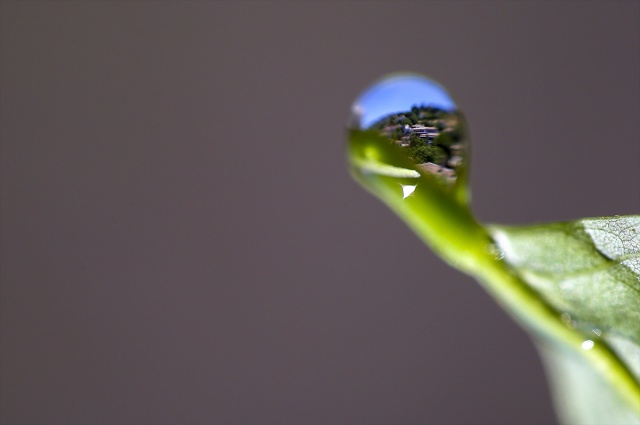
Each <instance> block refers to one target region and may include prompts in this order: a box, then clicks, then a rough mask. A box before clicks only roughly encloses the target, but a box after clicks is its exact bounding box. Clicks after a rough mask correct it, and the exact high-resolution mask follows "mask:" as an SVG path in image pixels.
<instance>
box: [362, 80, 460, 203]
mask: <svg viewBox="0 0 640 425" xmlns="http://www.w3.org/2000/svg"><path fill="white" fill-rule="evenodd" d="M349 122H350V124H349V125H350V127H351V129H352V130H360V131H374V132H375V133H377V135H379V136H382V137H381V138H380V139H381V140H384V141H385V142H387V143H388V145H389V146H393V147H394V149H396V150H397V152H399V153H400V154H401V155H400V156H402V157H404V158H405V162H404V164H403V166H398V164H397V163H394V161H393V160H391V159H389V158H386V159H385V158H384V155H371V156H369V157H367V158H366V160H363V161H360V163H358V164H357V166H358V167H359V169H360V171H362V172H367V173H377V174H379V175H385V176H391V177H398V178H412V177H414V178H415V177H419V176H420V175H423V176H433V177H435V180H436V181H438V182H440V183H441V185H442V187H444V188H447V189H450V188H452V187H455V186H460V182H461V181H462V180H465V179H466V174H467V168H468V161H469V154H468V151H469V149H468V139H467V130H466V125H465V122H464V118H463V116H462V114H461V113H460V111H459V109H458V107H457V106H456V104H455V103H454V101H453V99H452V98H451V96H450V95H449V94H448V93H447V91H446V90H445V89H444V88H443V87H442V86H440V85H439V84H437V83H436V82H434V81H432V80H430V79H428V78H426V77H424V76H421V75H417V74H394V75H391V76H389V77H387V78H384V79H382V80H380V81H379V82H378V83H376V84H374V85H373V86H371V87H370V88H369V89H367V90H366V91H365V92H364V93H363V94H362V95H361V96H360V97H359V98H358V99H357V100H356V102H355V103H354V105H353V107H352V116H351V119H350V121H349ZM380 143H383V142H382V141H381V142H380ZM406 159H408V161H406ZM408 167H412V169H410V168H408ZM403 188H404V186H403ZM403 195H404V192H403ZM405 198H406V196H405ZM463 198H464V197H463Z"/></svg>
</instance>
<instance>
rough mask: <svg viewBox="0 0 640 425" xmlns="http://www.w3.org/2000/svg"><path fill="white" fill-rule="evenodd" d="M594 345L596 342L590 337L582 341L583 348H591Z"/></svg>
mask: <svg viewBox="0 0 640 425" xmlns="http://www.w3.org/2000/svg"><path fill="white" fill-rule="evenodd" d="M594 345H595V343H594V342H593V341H591V340H590V339H588V340H586V341H583V342H582V345H581V347H582V349H583V350H591V349H592V348H593V346H594Z"/></svg>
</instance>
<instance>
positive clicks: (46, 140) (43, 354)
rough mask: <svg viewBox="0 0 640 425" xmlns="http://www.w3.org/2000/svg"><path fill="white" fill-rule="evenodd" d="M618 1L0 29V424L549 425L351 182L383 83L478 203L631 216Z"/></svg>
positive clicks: (497, 215) (510, 359) (493, 345)
mask: <svg viewBox="0 0 640 425" xmlns="http://www.w3.org/2000/svg"><path fill="white" fill-rule="evenodd" d="M639 25H640V3H637V2H622V1H621V2H615V1H612V2H579V3H575V2H560V3H554V2H487V3H485V2H391V1H389V2H360V1H353V2H291V1H282V2H278V1H274V2H259V1H243V2H196V1H194V2H170V1H166V2H156V1H148V2H144V1H137V2H120V1H111V2H77V1H73V2H63V1H57V2H48V1H45V2H39V1H28V2H23V1H3V2H2V3H1V14H0V36H1V38H0V60H1V62H0V65H1V66H0V83H1V85H0V88H1V92H0V137H1V139H0V141H1V158H0V159H1V170H0V171H1V199H0V201H1V202H0V207H1V216H0V218H1V229H0V230H1V233H0V237H1V239H0V240H1V293H0V302H1V305H0V307H1V309H0V318H1V322H0V325H1V334H0V336H1V340H0V354H1V357H0V360H1V363H0V365H1V375H0V377H1V379H0V385H1V392H0V403H1V404H0V420H1V422H2V423H3V424H12V425H13V424H134V423H135V424H178V423H180V424H320V423H322V424H325V423H326V424H365V423H366V424H409V423H425V424H493V425H495V424H511V425H513V424H553V423H555V419H554V415H553V411H552V407H551V402H550V398H549V395H548V392H547V386H546V381H545V378H544V376H543V371H542V369H541V365H540V362H539V360H538V358H537V356H536V353H535V351H534V348H533V346H532V344H531V342H530V341H529V340H528V338H527V336H526V335H525V334H524V332H523V331H521V330H520V329H519V328H518V327H517V326H516V325H515V324H514V323H512V321H511V320H510V319H509V318H508V317H507V316H506V315H505V314H504V313H503V312H502V311H501V310H500V309H499V308H498V307H497V305H496V304H495V303H494V302H493V300H492V299H490V298H489V297H488V296H487V295H486V294H485V293H484V292H483V290H482V289H481V288H480V287H479V286H478V285H477V284H476V282H475V281H474V280H473V279H471V278H469V277H467V276H464V275H462V274H460V273H458V272H457V271H455V270H453V269H451V268H449V267H448V266H446V265H445V264H443V263H442V262H441V261H440V260H439V259H438V258H437V257H436V256H435V255H434V254H433V253H431V251H429V249H428V248H426V247H425V246H423V245H422V244H421V242H419V241H418V239H417V238H416V237H415V236H414V235H413V234H412V233H411V232H410V231H409V230H408V229H407V228H406V227H405V225H404V224H403V223H402V222H400V221H399V220H398V219H396V217H394V216H393V214H392V213H391V212H390V211H388V210H387V209H386V207H385V206H384V205H382V204H381V203H379V202H378V201H377V200H376V199H374V198H373V197H372V196H370V195H369V194H367V193H366V192H364V191H363V190H362V189H361V188H360V187H358V186H357V185H356V184H355V183H354V182H353V181H352V180H351V178H350V176H349V175H348V172H347V167H346V162H345V159H344V143H345V140H344V139H345V124H346V122H347V118H348V114H349V109H350V104H351V102H352V101H353V99H354V98H355V97H357V96H358V94H359V93H360V92H361V91H362V90H363V89H365V88H366V86H367V85H368V84H370V83H371V82H373V81H374V80H376V79H377V78H379V77H381V76H382V75H384V74H387V73H389V72H393V71H398V70H407V71H417V72H421V73H425V74H427V75H429V76H431V77H433V78H435V79H437V80H438V81H440V82H441V83H442V84H444V85H445V86H446V87H448V88H449V89H450V90H451V92H452V94H453V96H454V97H455V98H456V99H457V101H458V102H459V104H460V106H461V107H462V109H463V111H464V112H465V113H466V116H467V120H468V122H469V125H470V129H471V137H472V149H473V161H472V176H471V177H472V178H471V183H472V187H473V198H474V199H473V201H474V211H475V212H476V214H477V215H478V217H479V218H480V219H481V220H484V221H489V222H501V223H513V224H518V223H533V222H545V221H557V220H569V219H574V218H580V217H584V216H601V215H614V214H631V213H637V212H638V211H639V210H640V197H639V196H638V184H639V183H640V167H638V164H639V160H640V144H639V143H638V141H639V139H640V131H639V130H640V124H639V120H638V116H640V78H639V76H640V33H639V31H638V28H639Z"/></svg>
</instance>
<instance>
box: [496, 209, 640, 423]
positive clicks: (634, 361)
mask: <svg viewBox="0 0 640 425" xmlns="http://www.w3.org/2000/svg"><path fill="white" fill-rule="evenodd" d="M492 234H493V236H494V238H495V240H496V242H497V244H498V247H499V249H500V250H501V253H502V255H503V256H504V260H505V262H506V263H508V264H509V265H510V267H511V268H512V270H513V271H514V273H516V274H517V275H518V276H519V277H520V278H521V279H522V280H524V281H525V282H526V283H528V284H529V285H530V286H531V287H532V288H534V289H535V290H536V291H537V292H538V293H539V295H540V297H542V298H544V300H545V301H546V302H547V303H548V304H550V305H551V306H553V307H554V308H555V309H556V310H558V311H560V312H562V315H561V319H562V320H564V321H565V322H566V323H567V324H568V325H569V326H571V327H573V328H575V329H576V331H577V332H581V333H582V334H583V335H584V338H585V340H584V342H583V343H582V344H581V348H582V349H583V350H591V349H593V347H595V346H596V345H604V346H606V347H608V348H610V349H611V350H612V352H613V353H614V354H615V355H616V356H617V357H618V358H619V360H620V362H621V363H622V365H623V366H625V367H626V368H627V369H628V370H629V373H630V374H633V375H634V377H635V379H636V381H640V216H629V217H612V218H597V219H585V220H580V221H576V222H571V223H557V224H549V225H537V226H527V227H504V226H503V227H500V226H495V227H493V228H492ZM539 347H540V352H541V354H542V356H543V359H544V360H545V363H546V365H547V368H548V370H549V371H550V373H549V376H550V379H551V384H552V388H554V390H555V391H554V393H555V394H556V397H555V399H556V400H557V402H556V408H557V410H558V412H559V413H560V416H561V418H563V420H564V421H565V422H566V423H581V424H582V423H586V424H588V423H607V424H609V423H611V424H613V423H619V424H632V423H636V424H637V423H640V418H639V417H638V416H637V413H635V414H634V412H633V410H636V411H640V396H638V398H637V399H636V400H635V404H636V408H635V409H634V406H631V408H629V406H627V405H625V404H624V403H623V402H622V398H621V397H620V396H619V394H618V393H617V391H615V388H611V386H613V387H615V385H616V384H615V381H614V382H613V383H611V382H610V383H609V384H607V380H606V379H603V376H601V374H598V373H597V372H596V371H595V370H594V369H593V367H591V365H590V364H589V362H588V361H587V360H585V359H584V358H583V356H579V355H577V354H576V353H575V350H568V349H566V348H564V347H561V346H558V344H557V343H549V342H548V341H546V342H543V343H541V344H540V345H539ZM629 398H630V401H631V404H633V403H634V400H633V398H631V397H629Z"/></svg>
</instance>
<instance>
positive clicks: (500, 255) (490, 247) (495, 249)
mask: <svg viewBox="0 0 640 425" xmlns="http://www.w3.org/2000/svg"><path fill="white" fill-rule="evenodd" d="M485 251H486V252H487V254H489V255H492V256H493V258H495V259H496V260H502V259H504V251H502V249H500V246H499V245H498V244H496V243H489V244H487V246H485Z"/></svg>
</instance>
